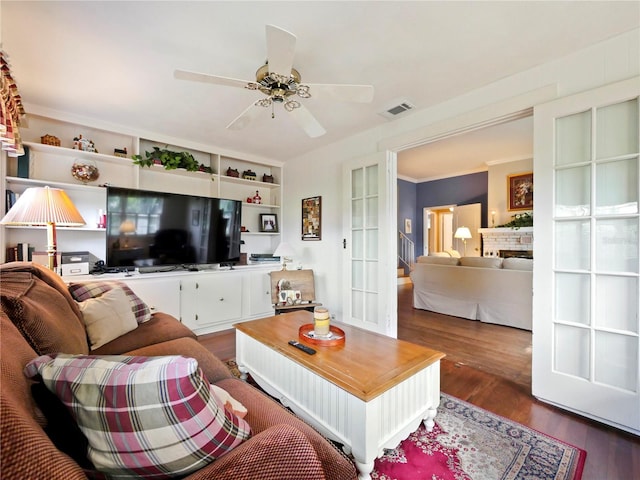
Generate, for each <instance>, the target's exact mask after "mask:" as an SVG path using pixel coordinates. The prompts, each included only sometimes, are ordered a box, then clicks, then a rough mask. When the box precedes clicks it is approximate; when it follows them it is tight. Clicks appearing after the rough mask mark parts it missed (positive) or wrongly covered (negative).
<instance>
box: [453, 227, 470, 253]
mask: <svg viewBox="0 0 640 480" xmlns="http://www.w3.org/2000/svg"><path fill="white" fill-rule="evenodd" d="M453 238H461V239H462V243H464V256H465V257H466V256H467V238H471V231H470V230H469V229H468V228H467V227H458V228H457V230H456V233H454V235H453Z"/></svg>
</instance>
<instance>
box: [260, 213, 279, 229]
mask: <svg viewBox="0 0 640 480" xmlns="http://www.w3.org/2000/svg"><path fill="white" fill-rule="evenodd" d="M260 231H261V232H264V233H277V232H278V215H276V214H275V213H261V214H260Z"/></svg>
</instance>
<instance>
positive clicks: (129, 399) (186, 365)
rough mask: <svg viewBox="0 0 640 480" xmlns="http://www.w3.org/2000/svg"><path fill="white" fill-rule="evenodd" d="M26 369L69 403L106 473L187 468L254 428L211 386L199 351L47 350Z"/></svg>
mask: <svg viewBox="0 0 640 480" xmlns="http://www.w3.org/2000/svg"><path fill="white" fill-rule="evenodd" d="M25 375H27V376H28V377H36V376H38V375H40V376H41V377H42V380H43V382H44V384H45V385H46V387H47V388H48V389H49V390H51V391H52V392H54V393H55V394H56V395H57V396H58V398H60V400H61V401H62V403H63V404H65V405H66V406H67V408H68V409H69V410H70V411H71V413H72V415H73V417H74V418H75V420H76V422H77V423H78V426H79V427H80V429H81V430H82V432H83V433H84V435H85V436H86V437H87V439H88V442H89V447H88V450H87V456H88V458H89V460H90V461H91V462H92V463H93V464H94V465H95V467H96V469H97V470H98V471H101V472H103V473H105V474H107V475H113V476H119V475H120V476H132V477H140V478H154V479H164V478H172V477H174V476H184V475H187V474H189V473H191V472H193V471H195V470H199V469H200V468H202V467H204V466H205V465H207V464H209V463H211V462H212V461H214V460H215V459H216V458H218V457H220V456H221V455H224V454H225V453H227V452H228V451H230V450H231V449H232V448H234V447H235V446H237V445H239V444H240V443H242V441H243V440H245V439H246V438H248V437H249V436H250V434H251V431H250V427H249V424H248V423H247V422H246V421H244V420H242V419H240V418H238V417H236V416H235V415H233V413H231V412H230V411H228V410H227V409H225V408H224V406H223V404H222V403H221V402H220V400H218V399H217V398H216V396H215V395H212V394H211V391H210V389H209V383H208V382H207V381H206V380H205V379H204V374H203V373H202V370H201V369H200V368H198V363H197V362H196V360H195V359H193V358H187V357H181V356H166V357H133V356H116V355H105V356H91V355H67V354H57V355H51V356H49V355H44V356H41V357H38V358H36V359H34V360H32V361H31V362H29V363H28V364H27V365H26V367H25Z"/></svg>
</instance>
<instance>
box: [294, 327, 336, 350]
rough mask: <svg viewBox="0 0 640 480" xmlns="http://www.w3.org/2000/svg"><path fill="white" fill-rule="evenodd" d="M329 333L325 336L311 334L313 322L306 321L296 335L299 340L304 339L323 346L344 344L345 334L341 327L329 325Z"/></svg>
mask: <svg viewBox="0 0 640 480" xmlns="http://www.w3.org/2000/svg"><path fill="white" fill-rule="evenodd" d="M329 333H330V334H331V335H330V336H328V337H327V338H322V337H315V336H314V335H313V323H306V324H304V325H302V326H301V327H300V329H299V330H298V336H299V337H300V340H304V341H305V342H308V343H313V344H314V345H320V346H325V347H334V346H336V345H344V338H345V334H344V331H343V330H342V329H341V328H338V327H336V326H334V325H329Z"/></svg>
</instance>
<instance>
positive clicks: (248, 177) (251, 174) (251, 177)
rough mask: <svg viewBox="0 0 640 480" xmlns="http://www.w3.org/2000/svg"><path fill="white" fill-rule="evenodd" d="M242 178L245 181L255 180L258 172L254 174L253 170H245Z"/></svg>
mask: <svg viewBox="0 0 640 480" xmlns="http://www.w3.org/2000/svg"><path fill="white" fill-rule="evenodd" d="M242 178H244V179H245V180H255V179H256V172H252V171H251V169H249V170H245V171H244V172H242Z"/></svg>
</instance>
